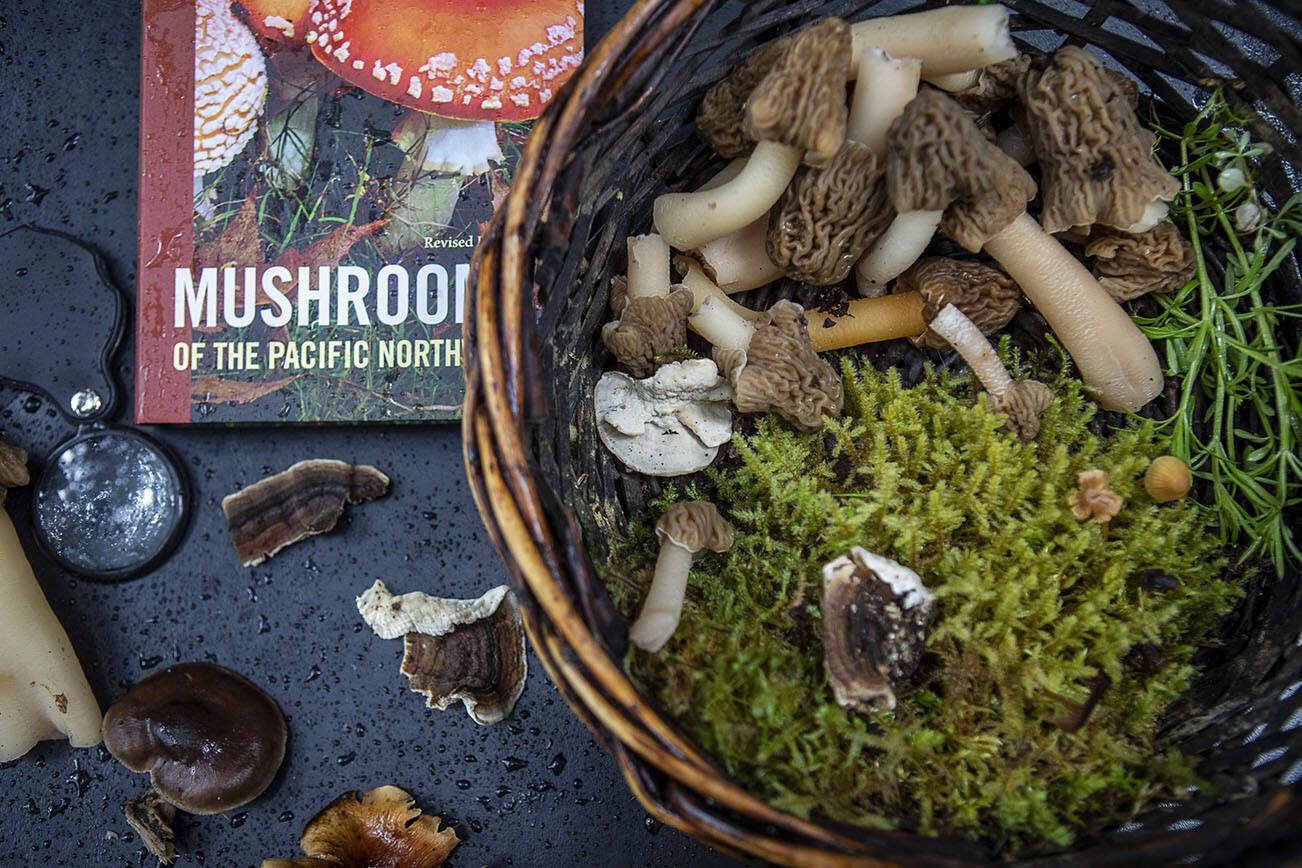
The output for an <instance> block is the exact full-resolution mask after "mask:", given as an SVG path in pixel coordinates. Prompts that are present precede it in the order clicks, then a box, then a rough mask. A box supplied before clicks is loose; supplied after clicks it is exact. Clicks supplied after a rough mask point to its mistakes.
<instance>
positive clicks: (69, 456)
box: [0, 226, 189, 581]
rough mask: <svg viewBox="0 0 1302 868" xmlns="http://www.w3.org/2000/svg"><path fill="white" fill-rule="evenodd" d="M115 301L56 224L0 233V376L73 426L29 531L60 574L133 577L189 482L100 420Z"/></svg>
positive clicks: (116, 329)
mask: <svg viewBox="0 0 1302 868" xmlns="http://www.w3.org/2000/svg"><path fill="white" fill-rule="evenodd" d="M124 306H125V299H124V298H123V296H122V294H121V293H120V292H119V291H118V290H117V289H116V288H115V287H114V285H113V283H112V281H111V280H110V279H109V276H108V271H107V267H106V265H105V263H104V262H103V260H102V259H101V258H100V257H99V255H98V254H96V253H95V251H93V250H92V249H90V248H89V247H87V246H85V245H84V244H82V243H81V242H79V241H77V240H76V239H74V238H71V237H69V236H66V235H63V234H61V233H58V232H52V231H49V230H44V229H36V228H33V227H29V226H24V227H19V228H17V229H14V230H11V231H10V232H7V233H5V234H4V235H0V382H4V383H7V384H9V385H12V386H14V387H16V388H20V389H24V390H27V391H31V392H34V393H38V394H40V395H43V396H44V397H45V398H46V399H48V400H49V402H50V403H51V404H53V405H54V406H55V407H57V408H58V409H59V412H60V413H61V414H62V416H63V418H64V419H65V420H66V421H67V422H68V423H69V424H70V425H71V426H74V428H75V431H76V433H75V434H73V435H72V436H71V437H69V438H68V439H66V440H64V441H63V442H61V443H59V444H58V445H57V446H55V447H54V448H53V450H51V451H50V453H49V455H48V456H47V457H46V458H45V460H44V462H43V463H42V466H41V469H40V471H39V473H38V476H37V479H36V483H35V485H34V487H33V496H32V518H33V522H34V524H35V526H36V538H37V540H38V541H39V542H40V544H41V546H42V547H43V548H44V549H45V550H46V552H47V553H48V554H49V555H50V557H52V558H53V559H54V560H55V561H57V562H58V563H59V564H60V566H62V567H63V568H64V569H66V570H68V571H69V572H72V573H75V574H77V575H80V576H85V577H87V578H91V579H99V580H102V581H120V580H123V579H128V578H131V577H133V576H137V575H140V574H141V573H144V572H146V571H148V570H150V569H152V568H153V567H155V566H157V565H158V564H159V563H161V562H162V561H163V560H164V559H165V558H166V557H167V556H168V555H169V554H170V553H171V552H172V550H173V549H174V548H175V547H176V544H177V543H178V542H179V541H180V538H181V532H182V530H183V529H184V527H185V522H186V518H187V515H188V511H189V490H188V489H189V487H188V485H187V483H186V479H185V476H184V475H183V473H182V472H181V469H180V465H179V463H178V462H177V461H176V459H175V457H174V456H173V455H172V453H171V452H170V450H168V449H167V448H166V447H165V446H163V444H161V443H159V442H158V441H156V440H154V439H152V438H150V437H147V436H146V435H144V434H143V433H141V432H139V431H136V430H134V429H130V428H122V427H116V426H113V425H111V424H110V423H109V420H110V419H111V418H112V416H113V413H114V410H115V409H116V407H117V404H118V397H119V389H118V387H117V384H116V382H115V381H114V378H113V375H112V367H111V366H112V364H113V359H114V357H115V356H116V355H117V351H118V350H119V349H120V348H121V344H122V337H123V333H124V322H125V317H124V314H123V311H124Z"/></svg>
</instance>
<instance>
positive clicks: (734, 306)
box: [677, 256, 764, 334]
mask: <svg viewBox="0 0 1302 868" xmlns="http://www.w3.org/2000/svg"><path fill="white" fill-rule="evenodd" d="M677 266H678V270H679V272H681V273H682V277H681V278H679V282H680V285H682V286H685V287H687V288H688V289H689V290H691V293H692V299H693V304H692V310H693V312H696V311H699V310H700V309H701V305H703V304H705V302H706V301H707V300H709V299H713V300H714V301H715V302H717V303H718V304H719V306H720V307H722V308H723V309H725V310H727V311H728V312H729V313H731V314H733V315H734V316H737V317H739V318H741V319H744V320H750V321H754V320H757V319H759V318H761V317H762V316H764V314H763V312H762V311H758V310H751V309H750V308H748V307H746V306H745V305H741V304H738V303H737V302H735V301H733V300H732V299H731V298H729V297H728V295H727V294H726V293H725V292H724V291H723V290H722V289H720V288H719V286H718V285H716V284H715V283H714V281H712V280H710V278H709V277H708V276H707V275H706V273H705V272H704V271H703V270H702V269H701V266H700V263H698V262H697V261H696V260H694V259H688V258H687V257H685V256H681V257H679V258H678V260H677ZM687 325H688V327H689V328H692V320H691V318H690V317H689V318H688V320H687ZM693 330H695V329H693ZM698 334H699V332H698Z"/></svg>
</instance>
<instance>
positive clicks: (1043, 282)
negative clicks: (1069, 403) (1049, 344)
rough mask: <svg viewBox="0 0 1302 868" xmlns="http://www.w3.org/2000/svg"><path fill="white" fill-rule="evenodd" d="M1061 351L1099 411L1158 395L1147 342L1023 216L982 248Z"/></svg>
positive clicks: (1130, 406) (1134, 406)
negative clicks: (1019, 290)
mask: <svg viewBox="0 0 1302 868" xmlns="http://www.w3.org/2000/svg"><path fill="white" fill-rule="evenodd" d="M985 250H986V252H987V253H989V254H990V255H991V256H992V257H994V259H995V261H997V262H998V263H999V264H1000V265H1002V266H1003V267H1004V270H1005V271H1007V272H1008V276H1009V277H1011V278H1012V279H1013V280H1014V281H1015V282H1016V283H1017V285H1018V286H1020V287H1021V288H1022V292H1024V293H1025V294H1026V297H1027V298H1029V299H1030V300H1031V301H1032V302H1033V303H1034V304H1035V307H1036V309H1038V310H1039V311H1040V313H1041V314H1043V315H1044V318H1045V319H1046V320H1048V322H1049V326H1050V327H1051V328H1052V329H1053V332H1054V334H1055V335H1057V336H1058V339H1059V340H1060V341H1062V345H1063V347H1064V348H1066V350H1067V352H1068V354H1070V355H1071V357H1072V360H1073V361H1075V363H1076V367H1077V368H1078V369H1079V370H1080V375H1081V380H1083V381H1084V383H1085V385H1086V387H1087V388H1088V389H1089V390H1090V391H1091V392H1092V393H1093V395H1094V399H1095V400H1096V401H1098V403H1099V406H1101V407H1103V408H1104V409H1105V410H1130V411H1135V410H1138V409H1139V408H1140V407H1142V406H1144V405H1145V404H1147V403H1148V402H1149V401H1151V400H1153V398H1155V397H1157V394H1158V393H1159V392H1160V391H1161V390H1162V385H1163V379H1162V365H1161V363H1160V362H1159V361H1158V358H1157V353H1156V352H1155V351H1154V349H1153V345H1152V344H1151V343H1149V341H1148V338H1146V337H1145V336H1144V333H1143V332H1141V331H1140V330H1139V327H1138V326H1136V325H1135V323H1134V321H1133V320H1132V319H1131V318H1130V315H1129V314H1128V313H1126V311H1125V310H1123V309H1122V308H1121V307H1120V306H1119V305H1118V304H1117V303H1116V302H1115V301H1113V300H1112V298H1111V297H1110V296H1109V295H1108V293H1107V291H1106V290H1105V289H1103V287H1102V286H1100V285H1099V283H1098V281H1097V280H1095V279H1094V277H1093V276H1092V275H1091V274H1090V273H1089V272H1088V271H1087V270H1086V269H1085V266H1083V265H1081V264H1080V262H1079V261H1078V260H1077V259H1076V257H1074V256H1072V255H1071V254H1070V253H1068V252H1067V250H1066V249H1064V248H1063V246H1062V245H1061V244H1059V243H1058V242H1057V241H1056V240H1055V239H1054V238H1053V237H1052V236H1050V235H1049V234H1047V233H1046V232H1045V231H1044V230H1043V229H1041V228H1040V225H1039V224H1038V223H1036V222H1035V220H1034V219H1032V218H1031V217H1030V216H1029V215H1027V214H1025V213H1023V214H1022V215H1021V216H1019V217H1017V218H1016V219H1015V220H1013V222H1012V223H1010V224H1008V226H1006V227H1005V228H1004V229H1003V230H1001V231H1000V232H999V233H998V234H997V235H995V236H994V237H993V238H991V239H989V240H988V241H987V242H986V243H985Z"/></svg>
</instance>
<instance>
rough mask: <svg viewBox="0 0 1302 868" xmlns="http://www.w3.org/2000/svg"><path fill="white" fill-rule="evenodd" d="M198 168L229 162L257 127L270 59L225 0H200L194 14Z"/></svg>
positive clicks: (199, 171)
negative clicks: (266, 58) (265, 56)
mask: <svg viewBox="0 0 1302 868" xmlns="http://www.w3.org/2000/svg"><path fill="white" fill-rule="evenodd" d="M194 29H195V33H194V76H195V78H194V174H195V175H196V176H198V175H203V174H205V173H207V172H213V171H216V170H217V169H220V168H222V167H223V166H227V165H229V164H230V163H231V162H232V161H233V160H234V159H235V158H236V157H237V156H238V155H239V153H240V151H242V150H244V146H245V145H247V144H248V143H249V140H250V139H252V138H253V134H254V132H256V131H257V128H258V118H259V117H261V116H262V109H263V106H264V105H265V103H266V99H267V63H266V60H265V59H264V58H263V56H262V49H261V48H259V47H258V40H257V38H255V37H254V35H253V31H251V30H249V28H248V25H246V24H245V23H244V22H243V21H240V20H239V19H238V18H236V17H235V13H234V12H232V11H231V7H230V3H229V2H226V0H197V2H196V4H195V19H194Z"/></svg>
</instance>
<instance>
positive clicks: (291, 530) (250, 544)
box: [222, 458, 389, 567]
mask: <svg viewBox="0 0 1302 868" xmlns="http://www.w3.org/2000/svg"><path fill="white" fill-rule="evenodd" d="M388 490H389V477H387V476H385V475H384V474H383V473H381V472H380V471H379V470H376V469H375V468H374V467H371V466H370V465H368V464H361V465H353V464H349V463H347V462H345V461H333V460H329V459H324V458H318V459H312V460H309V461H300V462H298V463H297V464H295V465H294V466H293V467H290V468H289V469H288V470H284V471H282V472H280V473H277V474H276V475H274V476H268V477H267V478H266V479H263V480H261V481H259V482H255V483H254V484H253V485H250V486H249V487H248V488H244V489H241V490H240V491H237V492H235V493H234V494H230V495H227V496H226V497H225V498H223V499H222V512H223V513H225V515H226V521H227V523H228V524H229V525H230V534H231V540H232V541H233V542H234V543H235V553H236V554H237V555H239V558H240V563H242V564H243V565H244V566H246V567H252V566H257V565H258V564H260V563H262V562H263V561H265V560H266V559H267V558H269V557H271V556H272V555H274V554H276V552H278V551H280V550H281V549H283V548H284V547H285V546H287V545H292V544H293V543H296V542H298V541H300V540H303V539H306V538H307V537H309V536H315V535H316V534H320V533H325V532H326V531H329V530H331V529H332V528H334V526H335V522H336V521H338V520H339V516H340V515H341V514H342V513H343V511H344V506H345V504H349V503H362V502H364V501H367V500H375V499H376V498H377V497H379V496H381V495H382V494H384V493H385V492H386V491H388Z"/></svg>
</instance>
